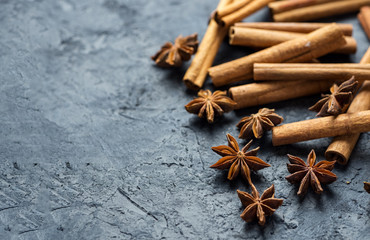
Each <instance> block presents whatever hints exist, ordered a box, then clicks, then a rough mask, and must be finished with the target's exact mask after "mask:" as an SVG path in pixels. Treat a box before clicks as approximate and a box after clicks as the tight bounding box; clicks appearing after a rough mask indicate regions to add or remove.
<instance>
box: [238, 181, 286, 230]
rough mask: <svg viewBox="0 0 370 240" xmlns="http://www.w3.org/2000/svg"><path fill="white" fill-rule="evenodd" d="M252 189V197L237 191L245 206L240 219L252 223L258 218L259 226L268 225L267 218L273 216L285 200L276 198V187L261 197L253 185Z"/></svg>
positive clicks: (266, 191)
mask: <svg viewBox="0 0 370 240" xmlns="http://www.w3.org/2000/svg"><path fill="white" fill-rule="evenodd" d="M251 187H252V195H251V194H249V193H247V192H243V191H240V190H237V192H238V196H239V198H240V201H241V202H242V204H243V206H245V209H244V211H243V213H242V214H241V215H240V217H241V218H242V219H243V220H244V221H246V222H251V221H253V220H254V219H255V218H257V220H258V224H259V225H262V226H263V225H265V223H266V216H270V215H272V214H273V213H274V212H275V211H276V209H278V208H279V207H280V206H281V205H282V204H283V199H279V198H275V196H274V195H275V188H274V185H272V186H271V187H269V188H268V189H266V190H265V191H264V192H263V193H262V196H261V197H260V194H259V192H258V191H257V189H256V187H255V186H254V185H253V184H251Z"/></svg>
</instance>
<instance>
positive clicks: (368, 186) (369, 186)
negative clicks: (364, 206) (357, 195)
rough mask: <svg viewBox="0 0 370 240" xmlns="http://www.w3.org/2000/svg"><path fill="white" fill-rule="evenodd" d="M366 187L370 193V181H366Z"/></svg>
mask: <svg viewBox="0 0 370 240" xmlns="http://www.w3.org/2000/svg"><path fill="white" fill-rule="evenodd" d="M364 189H365V190H366V192H368V193H370V182H364Z"/></svg>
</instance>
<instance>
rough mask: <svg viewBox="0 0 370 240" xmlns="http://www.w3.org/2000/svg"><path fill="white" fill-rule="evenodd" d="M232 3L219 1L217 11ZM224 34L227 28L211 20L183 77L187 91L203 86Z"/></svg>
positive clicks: (228, 0)
mask: <svg viewBox="0 0 370 240" xmlns="http://www.w3.org/2000/svg"><path fill="white" fill-rule="evenodd" d="M232 1H233V0H220V2H219V4H218V6H217V9H223V8H224V7H226V6H227V5H228V4H230V3H231V2H232ZM226 34H227V28H224V27H222V26H220V25H219V24H217V23H216V22H215V20H213V19H211V20H210V22H209V25H208V28H207V31H206V33H205V34H204V37H203V39H202V42H201V43H200V45H199V47H198V51H197V53H196V54H195V56H194V58H193V60H192V62H191V64H190V67H189V68H188V70H187V71H186V73H185V75H184V77H183V81H184V83H185V85H186V86H187V87H188V88H189V89H192V90H198V89H200V88H201V87H202V86H203V84H204V81H205V79H206V76H207V71H208V68H209V67H211V66H212V63H213V60H214V58H215V57H216V54H217V52H218V49H219V47H220V45H221V43H222V40H223V39H224V38H225V36H226Z"/></svg>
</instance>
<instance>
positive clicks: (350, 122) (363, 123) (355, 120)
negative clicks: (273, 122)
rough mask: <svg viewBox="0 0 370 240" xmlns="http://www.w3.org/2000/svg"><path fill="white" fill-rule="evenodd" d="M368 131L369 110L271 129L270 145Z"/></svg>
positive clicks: (369, 121) (369, 124) (369, 123)
mask: <svg viewBox="0 0 370 240" xmlns="http://www.w3.org/2000/svg"><path fill="white" fill-rule="evenodd" d="M368 131H370V110H367V111H362V112H356V113H345V114H340V115H338V116H336V117H335V116H329V117H322V118H315V119H310V120H304V121H300V122H294V123H288V124H284V125H280V126H277V127H273V128H272V145H273V146H280V145H285V144H291V143H296V142H302V141H308V140H312V139H318V138H324V137H334V136H338V135H345V134H353V133H361V132H368Z"/></svg>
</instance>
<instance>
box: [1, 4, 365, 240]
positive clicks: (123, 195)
mask: <svg viewBox="0 0 370 240" xmlns="http://www.w3.org/2000/svg"><path fill="white" fill-rule="evenodd" d="M216 5H217V1H215V0H213V1H212V0H207V1H206V0H204V1H196V0H187V1H180V0H157V1H145V0H131V1H127V0H126V1H124V0H121V1H116V0H99V1H91V0H84V1H83V0H78V1H72V0H59V1H47V0H34V1H32V0H18V1H11V0H0V24H1V27H0V66H1V67H0V113H1V114H0V158H1V165H0V239H68V240H69V239H111V238H112V239H153V238H154V239H161V238H162V239H186V238H189V239H247V238H248V239H251V238H258V239H270V238H271V239H293V238H295V239H310V238H317V239H365V238H366V237H370V232H369V227H370V219H369V211H370V206H369V203H370V195H368V194H367V193H365V192H364V191H363V188H362V182H363V181H364V180H370V174H369V169H370V158H369V156H370V142H369V140H370V135H369V134H368V133H367V134H362V136H361V138H360V141H359V144H358V145H357V147H356V149H355V150H354V152H353V155H352V159H351V161H350V163H349V164H348V166H346V167H340V166H339V167H336V168H335V169H334V172H335V173H336V174H337V175H338V181H336V182H335V183H333V184H332V185H330V186H327V187H325V189H324V190H325V192H324V193H323V194H322V195H315V194H314V193H313V192H312V191H310V192H309V193H308V194H307V195H306V197H305V198H304V199H299V198H298V197H297V196H296V192H297V186H294V185H291V184H289V183H288V182H287V181H286V180H285V179H284V177H285V176H286V175H287V174H288V172H287V169H286V162H287V157H286V154H287V153H291V154H293V155H297V156H300V157H302V158H304V159H305V158H306V156H307V154H308V153H309V151H310V150H311V149H312V148H314V149H316V151H317V154H318V158H319V159H323V153H324V151H325V149H326V146H327V145H328V144H329V142H330V139H321V140H314V141H309V142H305V143H299V144H294V145H290V146H285V147H275V148H273V147H272V145H271V134H270V133H269V134H267V135H265V136H264V137H263V138H262V139H261V140H259V141H256V142H254V144H253V147H254V146H257V145H260V146H261V150H260V153H259V156H260V157H261V158H262V159H264V160H265V161H267V162H268V163H270V164H271V165H272V166H271V167H270V168H266V169H263V170H261V171H260V172H259V173H258V174H254V175H253V176H252V178H253V180H254V182H255V184H256V186H257V188H258V189H260V190H263V189H264V188H266V187H268V186H270V185H271V184H275V187H276V196H277V197H279V198H283V199H284V204H283V206H281V207H280V208H279V209H278V211H277V212H276V214H274V215H273V216H272V217H270V218H269V219H268V222H267V224H266V225H265V226H264V227H260V226H259V225H258V224H256V223H250V224H247V223H245V222H243V221H242V219H241V218H240V217H239V215H240V213H241V212H242V210H243V207H242V206H241V203H240V201H239V199H238V197H237V194H236V189H241V190H244V191H250V188H249V187H248V186H247V185H246V184H244V182H243V181H241V180H237V181H235V182H229V181H228V180H226V175H227V173H226V172H222V171H217V170H214V169H210V168H209V166H210V165H211V164H212V163H214V162H215V161H217V159H218V156H217V155H216V154H215V153H213V152H212V151H211V149H210V147H211V146H217V145H221V144H225V143H226V136H225V134H226V133H231V134H232V135H237V133H238V131H237V129H236V128H235V124H236V123H237V122H238V120H239V119H240V118H241V117H242V116H244V115H247V114H250V113H254V112H256V111H257V109H258V108H250V109H245V110H241V111H237V112H232V113H230V114H228V115H226V116H225V117H224V118H221V119H219V120H218V121H217V122H216V123H215V124H213V125H208V124H207V123H206V122H204V121H202V120H200V119H198V118H197V117H196V116H194V115H189V114H188V113H186V112H185V110H184V105H185V104H186V103H187V102H188V101H190V100H191V99H192V98H193V96H194V93H192V92H190V91H187V90H186V88H185V86H184V85H183V83H182V81H181V78H182V76H183V74H184V72H185V70H186V67H187V66H188V64H186V65H185V66H184V67H183V68H180V69H177V70H168V69H167V70H163V69H160V68H157V67H155V66H154V65H153V63H152V61H151V60H150V58H149V57H150V56H151V55H152V54H154V53H155V52H156V51H157V49H158V48H159V47H160V45H161V44H162V43H164V42H165V41H168V40H172V39H174V38H175V37H176V36H177V35H179V34H183V35H188V34H191V33H194V32H198V33H200V37H201V36H202V35H203V33H204V31H205V29H206V23H207V18H208V15H209V13H210V12H211V11H212V9H214V8H215V6H216ZM249 20H250V21H266V20H267V21H268V20H269V17H268V11H267V10H266V9H265V10H263V11H261V12H259V13H257V14H256V15H254V16H253V17H251V18H250V19H249ZM337 20H338V21H340V22H349V23H353V24H354V28H355V31H354V37H355V38H356V39H357V41H358V43H359V47H358V52H357V54H356V55H352V56H350V57H348V58H343V57H341V58H339V59H337V58H334V60H337V61H345V62H358V61H359V60H360V59H361V56H362V54H363V53H364V52H365V50H366V49H367V47H368V45H369V42H368V40H367V39H366V37H365V35H364V33H363V31H362V29H361V28H360V26H359V24H358V23H357V21H356V18H355V14H353V15H348V16H344V17H340V18H337ZM249 51H250V50H248V49H247V48H239V47H230V46H228V45H227V44H226V43H224V44H223V46H222V48H221V50H220V53H219V55H218V56H217V59H216V62H217V63H221V62H225V61H228V60H231V59H235V58H237V57H240V56H244V55H245V54H247V53H248V52H249ZM331 60H333V59H331ZM323 61H326V59H324V60H323ZM206 87H207V88H212V86H211V83H210V81H208V82H207V84H206ZM318 98H319V96H318V95H317V96H312V97H306V98H300V99H297V100H292V101H285V102H281V103H277V104H269V105H268V106H267V107H270V108H276V110H277V112H278V113H279V114H281V115H282V116H284V118H285V122H286V123H287V122H294V121H298V120H303V119H307V118H313V117H314V115H315V114H314V113H312V112H309V111H307V110H306V108H307V107H309V106H310V105H312V104H313V103H314V102H315V101H316V100H317V99H318Z"/></svg>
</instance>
